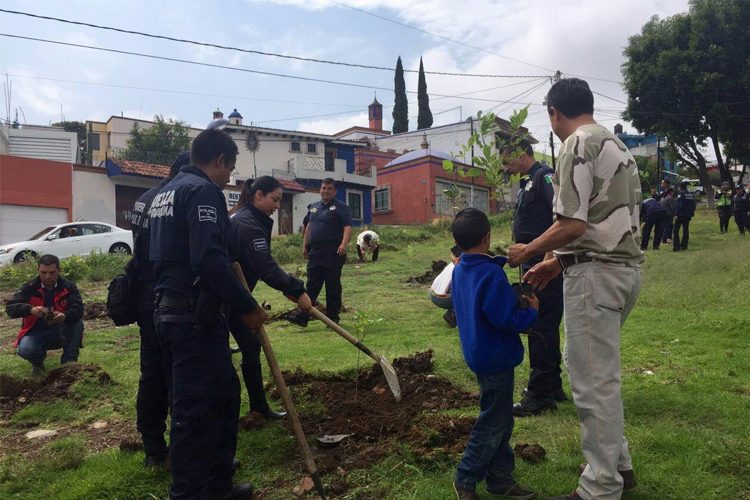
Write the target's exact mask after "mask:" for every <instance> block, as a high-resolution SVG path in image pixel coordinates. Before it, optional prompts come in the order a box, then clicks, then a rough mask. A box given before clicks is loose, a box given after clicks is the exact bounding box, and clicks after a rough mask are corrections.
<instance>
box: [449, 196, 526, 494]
mask: <svg viewBox="0 0 750 500" xmlns="http://www.w3.org/2000/svg"><path fill="white" fill-rule="evenodd" d="M452 230H453V238H454V239H455V240H456V244H457V245H458V246H460V247H461V249H462V250H463V251H464V253H463V254H461V261H460V262H459V264H458V265H457V266H456V267H455V269H454V270H453V279H452V289H453V307H454V309H455V311H456V320H457V322H458V332H459V337H460V339H461V347H462V349H463V354H464V359H465V360H466V364H467V365H469V368H471V370H472V371H473V372H474V373H475V374H476V377H477V381H478V382H479V388H480V396H479V408H480V412H479V417H478V418H477V421H476V423H475V424H474V428H473V429H472V430H471V435H470V436H469V442H468V443H467V445H466V450H464V454H463V457H461V462H460V463H459V464H458V470H457V471H456V477H455V480H454V481H453V488H454V490H455V492H456V496H457V497H458V500H475V499H478V498H479V497H478V496H477V494H476V485H477V483H479V482H481V481H486V486H487V491H488V492H490V493H491V494H493V495H498V496H500V497H503V498H515V499H528V498H533V497H534V492H533V491H529V490H527V489H526V488H523V487H521V486H520V485H519V484H518V483H517V482H516V480H515V479H513V469H514V467H515V461H514V458H513V450H512V449H511V447H510V444H509V441H510V436H511V434H512V432H513V369H514V368H515V367H516V366H518V365H519V364H521V361H522V360H523V344H521V338H520V336H519V333H520V332H523V331H524V330H526V329H528V328H530V327H531V326H532V325H533V324H534V323H535V322H536V320H537V316H538V313H537V311H538V310H539V300H538V299H537V298H536V297H535V296H534V295H529V296H526V295H524V298H525V299H526V300H527V302H528V303H529V305H530V307H525V306H524V305H521V304H519V300H518V296H517V295H516V293H515V292H514V291H513V289H512V288H511V286H510V284H509V283H508V278H507V277H506V276H505V271H503V266H504V265H505V262H506V261H507V259H506V258H505V257H490V256H489V255H487V252H488V251H489V249H490V222H489V220H488V219H487V216H486V215H485V214H484V212H482V211H480V210H477V209H475V208H466V209H463V210H461V211H460V212H458V214H456V219H455V220H454V221H453V226H452Z"/></svg>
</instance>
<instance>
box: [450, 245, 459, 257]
mask: <svg viewBox="0 0 750 500" xmlns="http://www.w3.org/2000/svg"><path fill="white" fill-rule="evenodd" d="M451 255H453V256H454V257H455V258H459V257H461V247H460V246H458V245H453V246H452V247H451Z"/></svg>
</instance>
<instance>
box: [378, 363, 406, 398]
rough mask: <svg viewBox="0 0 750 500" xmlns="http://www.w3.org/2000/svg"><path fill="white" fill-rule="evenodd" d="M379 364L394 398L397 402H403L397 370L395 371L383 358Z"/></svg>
mask: <svg viewBox="0 0 750 500" xmlns="http://www.w3.org/2000/svg"><path fill="white" fill-rule="evenodd" d="M378 363H379V364H380V369H381V370H383V375H385V380H386V381H387V382H388V387H390V389H391V392H392V393H393V397H394V398H395V399H396V401H401V385H400V384H399V383H398V375H396V370H394V369H393V367H392V366H391V364H390V363H389V362H388V361H386V360H385V358H384V357H383V356H380V360H379V361H378Z"/></svg>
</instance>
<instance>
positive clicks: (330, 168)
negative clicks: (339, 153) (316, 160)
mask: <svg viewBox="0 0 750 500" xmlns="http://www.w3.org/2000/svg"><path fill="white" fill-rule="evenodd" d="M325 169H326V172H334V171H335V170H336V150H335V149H326V164H325Z"/></svg>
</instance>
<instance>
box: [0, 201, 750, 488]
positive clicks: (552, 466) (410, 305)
mask: <svg viewBox="0 0 750 500" xmlns="http://www.w3.org/2000/svg"><path fill="white" fill-rule="evenodd" d="M716 226H717V224H716V216H715V215H714V213H713V211H711V212H709V211H704V212H700V213H699V215H698V216H697V218H696V219H695V220H694V221H693V223H692V225H691V242H690V250H689V251H688V252H681V253H674V252H672V251H671V248H669V247H667V246H663V247H662V249H661V250H660V251H658V252H654V251H649V252H648V255H647V261H646V264H645V265H644V288H643V290H642V292H641V296H640V299H639V301H638V305H637V306H636V308H635V310H634V311H633V313H632V315H631V317H630V319H629V320H628V322H627V324H626V325H625V328H624V332H623V341H622V367H623V399H624V403H625V415H626V434H627V436H628V439H629V441H630V445H631V451H632V454H633V460H634V466H635V470H636V474H637V478H638V482H639V487H638V488H637V489H636V490H635V491H633V492H631V493H628V494H626V496H625V498H627V499H634V500H635V499H652V498H653V499H656V498H660V499H662V498H675V499H687V498H691V499H693V498H698V499H703V498H705V499H711V498H740V499H750V437H749V436H748V424H747V420H746V418H748V415H750V336H749V335H750V294H748V277H749V276H750V238H746V239H744V240H742V239H740V237H739V235H738V234H737V232H736V228H734V227H732V228H731V229H730V234H728V235H719V234H718V231H717V229H718V228H717V227H716ZM376 230H378V231H379V232H380V233H381V234H382V238H381V240H382V241H383V243H384V244H385V251H383V252H382V253H381V260H380V261H379V262H377V263H375V264H372V263H366V264H361V265H360V264H357V265H347V266H346V267H345V269H344V302H345V305H346V306H347V307H348V308H350V311H349V312H347V313H346V314H344V315H343V316H342V325H343V326H344V327H345V328H347V329H349V330H350V331H355V330H358V329H360V330H361V329H362V327H363V325H364V324H365V321H364V320H363V319H362V318H364V317H368V318H373V319H377V318H383V321H380V322H376V323H374V324H373V325H372V326H370V327H369V328H368V329H366V332H365V333H366V338H365V343H366V344H368V345H369V346H370V347H371V348H372V349H373V350H375V351H377V352H380V353H382V354H384V355H385V356H386V357H387V358H389V359H392V358H394V357H398V356H405V355H409V354H412V353H415V352H418V351H424V350H426V349H432V350H433V351H434V360H435V371H436V373H437V374H438V375H440V376H443V377H446V378H447V379H449V380H450V381H452V382H453V383H455V384H457V385H459V386H461V387H462V388H464V389H466V390H467V391H475V390H476V389H477V387H476V382H475V381H474V379H473V377H472V374H471V372H470V371H469V370H468V369H467V368H466V366H465V364H464V362H463V359H462V357H461V353H460V349H459V345H458V340H457V336H456V331H455V330H451V329H449V328H448V327H447V326H446V325H445V323H444V322H443V320H442V319H441V312H442V311H441V310H438V309H436V308H435V307H434V306H432V304H431V303H430V302H429V301H428V300H427V298H426V293H427V289H426V288H425V287H418V286H413V285H407V284H405V281H406V280H407V279H408V278H409V277H412V276H416V275H420V274H422V273H424V272H425V271H428V270H429V268H430V263H431V261H432V260H436V259H443V260H448V257H449V248H450V246H451V239H450V238H449V236H448V233H447V232H446V231H445V228H444V227H443V226H435V227H429V226H428V227H423V228H406V229H393V228H383V229H382V231H381V230H379V229H377V228H376ZM507 233H508V230H507V224H502V225H497V226H496V227H495V228H494V233H493V239H494V240H497V241H501V240H506V241H507V239H508V234H507ZM276 245H277V246H278V247H279V248H280V251H281V250H282V249H283V251H287V249H285V248H282V247H283V245H279V244H278V243H276ZM355 255H356V254H355ZM301 265H302V262H301V261H299V262H296V263H290V264H289V265H288V267H289V269H290V270H295V269H297V268H298V267H299V266H301ZM509 274H511V275H515V272H514V271H510V272H509ZM81 289H82V291H84V293H85V294H86V296H87V298H88V299H89V300H101V298H102V297H103V294H104V285H103V282H96V283H84V284H83V285H82V286H81ZM9 291H10V290H7V289H6V290H3V295H5V294H7V293H8V292H9ZM258 295H259V296H260V297H262V298H264V299H267V300H268V301H269V302H270V303H271V304H272V307H273V309H272V311H271V312H272V313H273V312H278V311H282V310H284V309H286V308H288V307H289V303H288V302H287V301H286V299H283V298H282V297H281V296H280V294H278V293H276V292H274V291H272V290H269V289H268V288H266V287H264V286H263V285H261V286H260V287H259V289H258ZM17 327H18V325H17V322H16V321H9V320H8V319H7V318H5V319H0V339H1V340H2V348H0V373H3V374H10V375H14V376H18V377H24V376H26V375H27V374H28V373H29V371H30V368H29V365H28V363H26V362H25V361H23V360H22V359H20V358H18V357H16V356H14V355H13V351H12V349H11V348H10V346H9V342H10V340H11V339H12V337H14V335H15V331H16V329H17ZM268 332H269V334H270V336H271V341H272V343H273V345H274V347H275V350H276V354H277V356H278V359H279V362H280V364H281V366H282V367H283V368H284V369H285V370H294V369H295V368H301V369H302V370H304V371H306V372H313V373H316V372H338V373H344V374H352V373H353V372H354V369H355V368H356V367H357V366H364V367H367V366H369V363H367V362H366V360H365V359H363V358H362V357H360V356H358V354H357V351H356V350H355V349H354V348H353V347H352V346H350V345H349V344H347V343H346V342H345V341H344V340H343V339H341V338H339V337H338V336H336V335H335V334H333V333H332V332H330V331H327V330H326V329H324V327H323V326H322V325H321V324H320V323H319V322H312V323H311V324H310V326H309V327H308V328H307V329H305V330H303V329H300V328H299V327H296V326H293V325H290V324H287V323H284V322H276V323H273V324H271V325H269V327H268ZM85 342H86V347H85V348H84V349H83V350H82V351H81V357H80V361H81V362H82V363H84V364H93V365H98V366H99V367H101V369H102V370H103V371H104V372H106V373H107V374H108V375H109V376H110V377H111V378H112V380H113V383H106V384H105V383H102V382H101V379H97V378H96V374H95V373H94V374H89V375H90V376H86V377H82V378H81V379H80V380H78V381H77V382H76V383H75V384H74V385H73V386H72V387H71V390H70V393H69V394H68V395H67V397H66V398H65V399H64V400H55V401H50V402H42V403H32V404H28V405H25V406H24V405H20V404H19V406H17V407H16V411H14V412H13V413H12V414H7V412H5V414H4V416H2V417H1V418H3V419H4V420H3V421H2V422H1V425H0V497H2V498H28V499H39V498H55V499H67V498H87V499H101V498H121V499H130V498H159V499H161V498H167V494H166V492H167V488H168V485H169V477H168V474H167V473H165V472H163V471H158V470H144V468H143V467H142V460H143V454H142V453H126V452H123V451H120V449H119V448H118V445H119V443H120V439H121V438H122V437H128V438H131V439H133V438H136V439H137V434H135V430H134V424H133V420H134V417H135V408H134V403H135V390H136V386H137V380H138V335H137V330H136V329H135V328H133V327H124V328H113V327H110V326H108V325H107V323H106V322H104V321H101V320H99V321H94V322H91V323H90V324H88V325H87V335H86V337H85ZM57 363H58V356H57V354H56V353H53V355H52V356H51V357H50V358H48V360H47V368H48V370H50V369H52V368H54V367H56V366H57ZM235 363H236V364H238V363H239V359H238V357H236V358H235ZM527 376H528V362H525V363H524V364H523V365H522V366H520V367H519V368H518V369H517V370H516V392H517V394H518V395H520V392H521V389H522V388H523V387H524V386H525V383H526V379H527ZM269 380H270V378H269ZM565 382H566V384H567V380H566V381H565ZM566 391H567V388H566ZM246 398H247V396H246V394H244V388H243V409H242V413H243V414H244V413H246V411H247V400H246ZM274 404H275V405H276V406H277V407H278V406H280V405H279V403H278V402H275V403H274ZM299 406H300V410H301V412H303V413H304V412H305V411H314V410H315V409H316V406H315V401H309V400H305V399H304V398H303V400H302V401H300V405H299ZM448 412H449V414H450V415H451V416H455V417H457V418H460V417H462V416H463V417H471V416H474V415H475V414H476V413H477V408H476V406H474V405H471V406H464V407H462V408H459V409H452V410H449V411H448ZM98 421H103V422H106V423H107V426H106V427H104V428H102V429H92V428H90V427H91V426H92V424H94V423H95V422H98ZM36 428H44V429H55V430H58V431H59V434H58V436H56V437H54V438H52V439H51V440H45V441H41V442H36V441H35V442H33V443H31V442H29V441H27V440H26V439H25V438H24V437H23V434H24V433H25V432H27V431H29V430H33V429H36ZM342 432H346V430H345V429H342ZM579 438H580V434H579V428H578V425H577V418H576V415H575V409H574V407H573V404H572V403H564V404H562V405H561V406H560V409H559V410H558V411H557V412H556V413H554V414H548V415H545V416H542V417H535V418H527V419H517V420H516V425H515V430H514V436H513V440H512V444H513V443H523V442H526V443H539V444H541V445H542V446H543V447H544V448H545V449H546V450H547V458H546V460H544V461H543V462H542V463H540V464H536V465H530V464H527V463H525V462H523V461H521V460H518V461H517V469H516V475H517V479H518V480H519V481H520V482H521V483H522V484H524V485H528V486H530V487H532V488H533V489H535V490H536V491H537V492H538V493H539V497H540V498H543V497H544V496H546V495H552V494H562V493H566V492H569V491H571V490H573V489H574V487H575V485H576V468H577V465H578V464H579V463H580V462H581V461H582V456H581V454H580V449H579ZM237 456H238V458H240V459H241V460H242V462H243V467H242V468H241V469H240V471H239V473H238V478H239V479H240V480H247V481H251V482H253V483H254V484H256V485H257V486H258V487H260V488H262V493H263V497H264V498H290V497H291V496H292V495H291V488H292V486H293V485H294V484H295V483H296V482H297V481H298V480H299V479H300V478H301V477H303V476H304V469H303V467H301V464H300V462H299V459H298V457H297V453H296V448H295V446H294V443H293V440H292V439H291V438H290V437H289V434H288V432H287V431H286V428H285V427H284V426H282V425H277V424H271V425H268V426H266V427H264V428H262V429H256V430H249V431H242V432H240V435H239V443H238V450H237ZM458 458H459V456H458V454H453V455H451V456H448V457H443V458H436V459H434V460H425V459H424V457H420V456H418V455H417V454H415V453H412V452H411V450H409V449H408V447H407V446H404V447H402V448H401V449H399V450H397V451H396V452H394V453H392V454H390V455H389V456H386V457H384V458H382V459H380V460H377V461H376V462H375V463H374V464H371V465H369V466H368V468H366V469H361V470H360V469H356V468H355V469H353V470H350V471H347V472H346V474H347V482H348V483H349V485H350V489H349V491H348V493H346V495H345V496H344V497H343V498H419V499H449V498H452V496H453V495H452V491H451V487H450V485H451V479H452V474H453V470H454V467H455V464H456V462H457V460H458ZM333 479H335V478H332V477H330V476H328V477H326V481H332V480H333ZM479 493H480V497H482V498H490V496H489V495H487V494H486V493H484V492H483V490H481V488H480V491H479Z"/></svg>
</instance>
